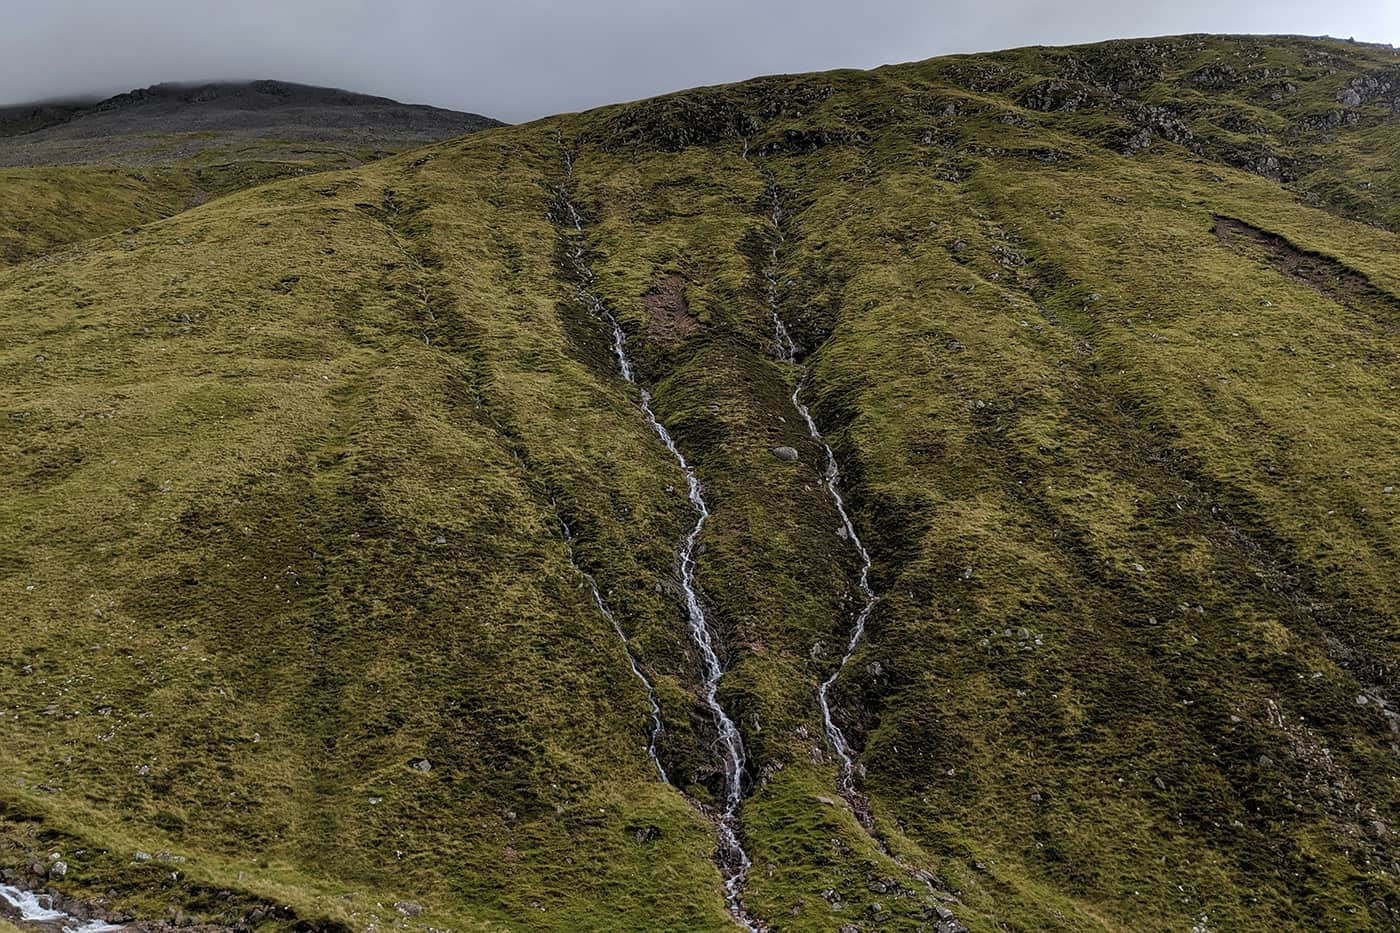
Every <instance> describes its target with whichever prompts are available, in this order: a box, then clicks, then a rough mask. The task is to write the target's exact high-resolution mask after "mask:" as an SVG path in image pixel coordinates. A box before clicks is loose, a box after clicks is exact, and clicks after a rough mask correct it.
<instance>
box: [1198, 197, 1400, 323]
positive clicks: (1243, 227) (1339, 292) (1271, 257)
mask: <svg viewBox="0 0 1400 933" xmlns="http://www.w3.org/2000/svg"><path fill="white" fill-rule="evenodd" d="M1213 230H1214V232H1215V235H1216V236H1217V237H1219V238H1220V242H1221V243H1223V244H1224V245H1225V246H1227V247H1229V248H1230V249H1232V250H1234V251H1235V252H1237V253H1241V254H1242V255H1245V256H1249V257H1250V258H1252V259H1255V260H1257V261H1259V262H1263V263H1265V264H1267V265H1271V266H1273V267H1274V268H1276V269H1278V271H1279V272H1281V273H1283V274H1284V275H1286V276H1288V277H1289V278H1291V279H1296V280H1297V281H1299V282H1302V283H1303V284H1305V285H1307V286H1309V287H1311V288H1312V289H1313V290H1315V291H1317V292H1318V293H1319V294H1321V295H1324V296H1326V297H1327V298H1330V299H1331V300H1333V301H1335V302H1337V304H1339V305H1341V306H1343V307H1344V308H1347V309H1348V310H1351V311H1355V312H1356V313H1358V314H1364V315H1365V316H1366V317H1369V318H1370V319H1371V320H1373V321H1375V322H1376V323H1377V324H1379V325H1380V326H1382V327H1384V328H1385V329H1386V330H1388V331H1391V332H1392V333H1400V298H1397V297H1396V296H1395V295H1392V294H1391V293H1390V292H1387V291H1384V290H1383V289H1380V288H1377V287H1376V286H1375V285H1374V284H1372V283H1371V280H1370V279H1368V278H1367V277H1366V276H1365V275H1364V274H1363V273H1361V272H1358V271H1357V270H1355V269H1353V268H1351V267H1350V266H1348V265H1345V264H1343V263H1341V262H1338V261H1337V260H1336V259H1333V258H1332V257H1331V256H1324V255H1322V254H1321V253H1314V252H1312V251H1310V250H1305V249H1301V248H1299V247H1297V246H1294V245H1293V244H1292V243H1290V242H1289V241H1288V240H1287V239H1286V238H1284V237H1282V236H1280V235H1279V234H1277V233H1272V232H1270V231H1268V230H1262V229H1260V228H1259V227H1256V226H1254V225H1252V224H1248V223H1245V222H1244V221H1243V220H1237V219H1235V218H1233V217H1222V216H1220V215H1216V216H1215V227H1214V228H1213Z"/></svg>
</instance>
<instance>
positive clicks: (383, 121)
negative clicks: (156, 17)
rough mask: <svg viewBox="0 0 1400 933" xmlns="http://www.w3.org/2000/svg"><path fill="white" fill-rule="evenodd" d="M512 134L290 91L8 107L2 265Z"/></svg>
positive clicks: (0, 128) (424, 112) (341, 95)
mask: <svg viewBox="0 0 1400 933" xmlns="http://www.w3.org/2000/svg"><path fill="white" fill-rule="evenodd" d="M500 125H501V124H500V122H499V121H496V120H492V119H490V118H488V117H482V116H478V115H476V114H470V113H458V112H456V111H452V110H443V109H441V108H438V107H426V106H419V105H410V104H401V103H398V102H397V101H393V100H389V99H387V98H384V97H371V96H368V95H365V94H354V93H351V92H349V91H341V90H336V89H332V88H322V87H311V86H308V85H302V84H291V83H287V82H282V81H253V82H244V83H232V82H220V83H205V84H160V85H156V86H154V87H149V88H143V89H140V90H135V91H130V92H128V93H125V94H119V95H117V96H116V97H112V98H109V99H106V100H101V101H69V102H50V103H45V104H35V105H27V106H14V107H6V108H0V195H3V197H0V264H4V263H14V262H19V261H22V260H24V259H27V258H30V257H32V256H35V255H40V254H42V253H44V252H47V251H49V250H51V249H54V248H55V247H57V246H61V245H65V244H67V243H72V242H75V241H78V240H82V239H85V238H87V237H90V236H93V235H97V234H101V233H110V232H112V231H113V230H117V229H121V228H123V227H126V226H131V225H136V224H140V223H143V222H145V221H148V220H152V219H155V218H158V217H165V216H169V215H170V214H173V213H175V212H176V211H178V210H181V209H183V208H184V207H187V206H190V205H193V204H198V203H200V202H202V201H204V200H206V199H208V198H210V197H216V196H218V195H221V194H226V193H228V192H230V191H236V190H239V189H241V188H245V187H248V186H249V185H254V184H261V183H263V182H267V181H271V180H273V179H276V178H282V177H286V176H289V175H305V174H308V173H311V172H317V171H324V170H327V169H335V168H349V167H353V166H356V165H359V164H361V163H363V162H366V161H370V160H373V159H377V158H382V157H384V156H386V155H389V154H392V153H395V152H401V151H403V150H405V149H412V148H416V147H418V146H423V145H426V144H428V143H432V142H437V141H439V140H443V139H450V138H452V137H456V136H462V135H464V134H466V133H473V132H476V131H478V130H481V129H486V128H489V127H493V126H500Z"/></svg>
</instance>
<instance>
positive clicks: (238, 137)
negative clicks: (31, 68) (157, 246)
mask: <svg viewBox="0 0 1400 933" xmlns="http://www.w3.org/2000/svg"><path fill="white" fill-rule="evenodd" d="M36 124H38V125H37V126H36ZM500 125H502V124H501V123H500V121H498V120H493V119H491V118H489V117H483V116H480V115H478V114H473V113H459V112H457V111H455V110H444V109H442V108H440V107H427V106H422V105H417V104H401V103H399V102H398V101H394V100H389V99H388V98H385V97H371V96H369V95H366V94H355V93H351V92H349V91H342V90H337V89H334V88H324V87H313V86H310V85H304V84H292V83H289V82H285V81H251V82H244V83H235V82H215V83H206V84H157V85H155V86H153V87H148V88H141V89H139V90H134V91H129V92H127V93H125V94H118V95H117V96H115V97H111V98H108V99H107V100H102V101H98V102H96V103H92V104H87V105H85V106H78V105H71V104H70V105H36V106H33V107H23V106H21V107H12V108H6V109H4V110H0V166H20V165H59V164H75V163H89V164H91V163H98V164H102V165H113V164H120V165H154V164H165V163H170V162H175V161H180V160H183V159H188V158H192V157H194V156H196V155H198V154H199V153H202V152H205V151H207V150H211V149H215V150H217V149H220V148H223V147H227V146H231V145H237V144H239V143H244V142H247V141H255V142H258V143H266V142H268V141H276V142H279V143H282V144H283V145H284V146H285V147H286V148H287V151H289V152H295V151H297V148H298V147H297V144H298V143H323V144H329V145H333V146H335V147H336V148H339V149H342V150H345V151H350V150H352V149H359V150H374V149H393V150H398V149H405V148H410V147H412V146H415V145H422V144H424V143H429V142H436V141H437V140H440V139H448V138H451V137H453V136H462V135H465V134H467V133H474V132H476V131H477V130H482V129H486V128H488V127H492V126H500ZM26 127H29V128H28V129H26ZM187 134H188V135H187Z"/></svg>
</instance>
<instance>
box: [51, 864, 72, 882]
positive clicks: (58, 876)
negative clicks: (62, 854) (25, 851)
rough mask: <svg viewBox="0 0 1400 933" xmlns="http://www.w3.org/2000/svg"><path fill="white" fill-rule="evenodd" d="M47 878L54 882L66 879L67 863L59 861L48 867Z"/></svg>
mask: <svg viewBox="0 0 1400 933" xmlns="http://www.w3.org/2000/svg"><path fill="white" fill-rule="evenodd" d="M49 877H50V878H52V879H53V880H55V881H62V880H63V879H64V878H67V877H68V863H67V862H65V861H63V860H62V859H59V860H58V861H56V862H54V863H53V864H52V865H50V866H49Z"/></svg>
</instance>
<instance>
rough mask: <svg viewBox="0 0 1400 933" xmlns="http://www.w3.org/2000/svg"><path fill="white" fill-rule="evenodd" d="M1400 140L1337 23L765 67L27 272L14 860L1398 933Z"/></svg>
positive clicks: (241, 876) (16, 547) (1369, 57)
mask: <svg viewBox="0 0 1400 933" xmlns="http://www.w3.org/2000/svg"><path fill="white" fill-rule="evenodd" d="M1397 113H1400V55H1397V53H1396V52H1395V51H1394V50H1392V49H1390V48H1388V47H1376V46H1366V45H1361V44H1352V43H1344V42H1337V41H1332V40H1311V39H1271V38H1213V37H1199V36H1192V37H1181V38H1175V39H1158V40H1150V41H1148V40H1144V41H1127V42H1114V43H1107V44H1103V45H1096V46H1085V47H1080V48H1070V49H1039V48H1037V49H1023V50H1017V51H1011V52H1004V53H998V54H990V55H976V56H962V57H952V58H941V59H934V60H930V61H927V62H922V63H917V64H909V65H899V66H892V67H888V68H883V69H879V70H876V71H872V72H856V71H841V72H831V73H825V74H813V75H799V76H785V77H770V78H761V79H756V80H753V81H748V82H745V83H742V84H736V85H731V86H725V87H716V88H706V89H699V90H695V91H688V92H684V93H680V94H675V95H670V96H667V97H662V98H657V99H654V100H648V101H641V102H637V103H632V104H625V105H619V106H615V107H608V108H603V109H600V110H596V111H591V112H588V113H584V114H577V115H567V116H561V117H555V118H549V119H546V120H541V121H538V122H536V123H533V124H528V125H524V126H518V127H503V128H497V129H491V130H487V131H484V132H480V133H476V134H473V135H471V136H469V137H465V138H462V139H459V140H454V141H451V142H446V143H442V144H439V145H436V146H433V147H430V148H427V149H420V150H416V151H413V152H410V153H406V154H403V155H400V156H395V157H393V158H390V159H387V160H384V161H380V162H374V163H370V164H366V165H364V166H361V167H358V168H355V169H352V170H347V171H337V172H326V173H322V174H317V175H315V176H313V177H307V178H296V179H290V180H285V181H278V182H275V183H272V184H268V185H263V186H260V187H255V188H251V189H249V190H243V191H240V192H237V193H233V194H229V195H227V196H225V197H219V198H215V199H213V200H210V201H209V202H208V203H205V204H203V205H202V206H199V207H195V208H194V209H191V210H188V211H185V212H183V213H180V214H178V215H177V216H174V217H171V218H169V219H167V220H164V221H160V222H157V223H151V224H148V225H146V226H143V227H141V228H140V229H139V230H136V231H128V232H125V233H120V234H114V235H111V236H106V237H101V238H97V239H91V240H87V241H85V242H83V243H82V244H81V247H80V248H77V249H73V250H67V251H64V252H61V253H57V254H51V255H46V256H43V257H40V258H37V259H32V260H29V261H23V262H18V263H17V264H15V265H13V266H11V267H9V268H6V269H0V372H2V373H3V378H0V409H3V412H4V415H3V417H0V432H2V433H0V466H2V467H3V471H4V475H5V476H6V477H8V478H9V482H8V484H7V485H8V488H9V494H8V495H7V496H5V497H4V498H3V499H0V588H3V592H4V593H5V594H6V600H5V602H4V604H3V605H4V606H5V609H4V613H5V617H6V627H5V631H6V633H7V635H8V637H7V638H6V639H4V640H3V641H0V774H3V775H5V780H4V781H2V782H0V868H4V869H7V870H9V872H10V874H9V875H6V876H4V877H5V878H8V879H9V880H10V881H11V882H12V883H21V882H22V883H23V885H24V886H28V887H38V886H42V885H43V884H45V883H46V881H45V879H44V878H43V877H41V876H42V875H43V874H45V873H50V871H51V870H50V869H49V868H48V867H47V863H46V861H45V860H46V859H48V856H49V854H50V853H53V852H59V853H61V854H62V857H63V860H64V862H65V864H66V866H67V872H66V875H65V876H64V877H63V878H62V879H53V878H50V879H48V881H47V883H48V884H50V885H52V886H53V887H54V888H56V889H59V890H61V891H63V892H64V893H65V894H67V895H70V896H72V897H74V898H78V899H81V900H83V901H85V902H86V903H87V904H88V905H90V906H95V907H97V908H99V909H100V910H101V911H103V912H105V913H106V915H108V916H112V917H140V918H149V919H168V918H170V917H171V916H172V915H174V914H175V913H176V912H178V913H179V915H181V916H184V917H186V918H199V919H202V920H205V921H208V922H212V923H220V924H225V925H234V924H236V923H243V924H252V925H254V926H257V927H258V928H260V929H321V930H339V929H355V930H360V929H370V928H375V929H383V928H386V927H391V926H392V927H395V928H404V929H420V930H428V929H435V930H444V929H447V930H506V929H512V930H523V929H531V930H535V929H538V930H604V929H606V930H720V929H728V928H733V924H734V918H733V917H732V916H731V913H730V909H729V906H728V905H727V904H726V891H725V884H726V881H730V882H732V883H733V885H734V888H735V890H736V891H737V902H738V903H739V905H741V906H740V913H741V915H742V917H743V918H744V919H745V920H746V922H748V923H750V924H751V925H753V926H754V927H755V928H759V929H767V930H772V931H788V930H793V931H805V930H812V931H830V930H838V929H839V930H876V929H879V930H937V931H939V933H953V931H956V930H960V929H963V928H966V929H968V930H972V931H978V933H980V931H1005V930H1014V931H1039V930H1066V931H1068V930H1114V931H1144V930H1164V931H1165V930H1173V931H1179V930H1192V929H1194V930H1199V931H1208V930H1261V931H1264V930H1269V931H1272V930H1279V929H1329V930H1371V929H1389V928H1392V927H1394V926H1396V925H1397V923H1400V920H1397V918H1400V883H1397V875H1396V873H1397V872H1400V847H1398V846H1397V843H1396V835H1395V833H1397V832H1400V766H1398V765H1400V759H1397V755H1400V709H1397V707H1396V706H1394V705H1392V699H1393V700H1394V703H1396V704H1400V684H1397V667H1396V664H1397V661H1400V524H1397V516H1400V492H1397V488H1400V391H1398V390H1400V362H1398V361H1397V358H1396V352H1395V348H1396V341H1397V339H1398V338H1397V334H1400V262H1397V260H1400V236H1397V234H1396V233H1395V232H1393V231H1394V230H1396V229H1397V228H1400V174H1398V173H1397V170H1396V169H1397V166H1400V123H1397ZM0 183H2V184H4V185H7V186H8V185H12V184H14V183H15V182H14V181H13V179H8V178H6V177H5V176H0ZM5 190H9V189H8V188H6V189H5ZM573 211H576V212H577V218H576V219H577V222H578V226H577V228H576V227H575V225H574V221H575V215H574V213H573ZM775 315H776V316H777V318H778V320H780V321H781V322H782V323H783V324H784V326H785V327H786V329H787V330H788V331H790V332H791V336H792V339H793V341H794V343H795V344H796V346H797V348H798V351H799V352H798V353H797V360H798V362H795V363H791V362H783V361H782V357H783V354H782V353H780V352H777V349H776V343H777V338H776V335H775V325H774V316H775ZM610 317H611V318H615V319H616V320H617V322H618V323H619V324H620V327H621V330H622V331H623V333H624V335H625V351H626V353H627V356H628V359H629V361H630V362H631V363H632V364H634V365H635V369H636V373H635V378H636V384H633V383H631V382H629V381H627V380H625V379H624V378H623V377H622V375H621V374H620V372H619V367H618V363H617V360H616V358H615V356H614V348H613V345H612V334H611V333H610V330H609V318H610ZM804 373H805V379H804V381H803V382H802V384H801V391H800V393H799V395H798V398H799V399H800V400H801V401H802V402H803V403H804V404H806V405H808V406H810V410H811V414H812V417H813V421H814V423H815V425H816V427H817V429H818V430H819V432H820V437H821V440H822V441H824V442H825V443H826V444H829V445H830V447H831V449H832V451H833V453H834V456H835V460H836V462H837V463H838V464H839V469H840V480H839V487H838V488H839V491H840V492H841V494H842V495H843V496H844V497H845V498H844V501H845V503H846V505H847V507H848V508H849V514H850V518H851V520H852V526H853V530H855V531H856V532H857V533H858V538H859V541H860V542H861V544H862V545H863V546H864V548H865V549H867V550H868V553H869V556H870V559H871V569H870V574H869V583H870V586H871V589H872V591H873V593H874V596H875V602H874V604H873V610H872V611H871V612H870V613H869V621H868V628H867V630H866V632H865V637H864V639H863V640H862V641H861V642H860V643H859V644H858V645H857V646H856V650H855V652H854V655H853V656H852V657H851V659H850V660H849V662H847V663H846V664H845V665H844V666H841V665H842V654H843V652H844V651H845V649H846V646H847V643H848V639H849V638H850V635H851V631H852V626H853V624H854V622H855V620H856V617H857V614H858V613H860V612H861V609H862V607H863V605H864V601H865V600H864V597H863V594H862V591H861V589H860V587H859V585H858V583H859V580H860V574H861V569H862V561H861V559H860V554H859V550H858V549H857V548H856V547H855V546H854V545H855V539H853V538H852V536H851V534H850V532H849V531H848V529H847V528H846V527H845V525H844V524H843V521H842V518H841V515H840V513H839V512H838V511H837V508H836V504H835V501H834V499H833V497H832V496H831V495H830V490H829V489H828V487H827V486H826V485H824V480H823V469H824V466H825V451H824V450H823V448H822V446H821V444H820V443H818V441H817V440H816V439H814V438H813V437H812V436H811V435H810V433H809V431H808V428H807V426H806V424H805V423H804V421H803V419H802V417H801V415H800V414H799V412H798V410H797V409H796V407H795V406H794V405H793V402H792V400H791V395H792V393H793V391H794V389H795V388H797V387H798V380H799V379H803V378H804ZM643 391H644V392H645V393H646V394H645V395H643V394H642V392H643ZM644 400H645V401H646V404H647V407H648V410H652V411H654V413H655V416H656V418H657V419H658V421H659V423H660V425H661V426H663V427H664V429H665V431H666V432H667V433H668V434H669V436H670V437H672V438H673V439H674V443H675V446H676V448H677V451H678V452H679V453H680V454H681V455H683V457H684V458H685V461H686V463H688V464H689V465H692V466H693V467H694V469H695V471H696V475H697V477H698V479H699V482H700V483H701V486H702V491H703V499H704V503H705V506H706V508H707V509H708V512H709V515H708V518H706V519H705V521H704V523H703V525H702V526H701V529H700V534H699V536H698V538H697V539H696V541H695V547H694V552H693V554H694V560H695V565H694V576H695V583H696V584H697V590H698V593H699V594H700V598H701V604H702V608H703V611H704V619H705V621H706V622H707V623H708V624H709V625H710V626H711V628H712V631H713V635H714V637H715V641H716V644H717V653H718V655H719V657H720V659H721V660H722V662H723V665H724V673H723V677H722V678H721V679H720V681H719V688H718V691H717V694H716V701H717V702H718V704H719V706H720V707H721V708H722V709H723V711H724V712H725V714H726V715H727V716H728V717H730V718H732V720H733V721H734V722H735V723H736V724H737V726H738V729H739V732H740V734H741V736H742V741H743V751H744V764H745V777H744V780H743V786H742V791H743V801H742V804H741V806H740V807H739V808H738V810H737V814H736V815H735V818H734V820H733V821H732V826H733V828H734V829H735V830H736V832H737V837H738V842H739V843H740V846H741V847H742V850H743V853H744V854H745V855H746V857H747V858H748V860H749V861H750V862H751V865H750V866H749V868H748V870H747V871H746V872H742V873H736V855H735V853H734V852H732V851H727V847H726V846H725V844H724V842H723V839H722V833H721V832H720V829H721V828H722V826H723V825H724V820H723V819H722V817H723V816H724V811H725V806H724V800H725V795H726V790H727V789H728V787H727V782H726V778H725V774H724V762H725V759H724V755H723V754H722V753H721V752H722V747H721V745H720V743H719V742H718V741H717V740H718V738H719V735H718V734H717V731H716V729H717V718H716V716H715V715H714V713H713V710H712V709H711V707H710V706H709V704H708V703H707V702H706V698H705V695H704V694H705V690H704V666H703V663H702V661H703V657H702V655H701V653H700V652H699V651H698V649H697V647H696V641H695V638H694V637H693V633H692V631H691V630H690V628H689V626H688V624H687V615H686V612H685V593H686V585H687V579H688V578H687V576H686V575H685V574H682V573H681V572H680V570H681V568H680V566H679V565H678V554H679V555H682V556H684V554H685V541H686V537H687V535H688V534H689V533H690V532H691V531H692V529H694V528H695V527H696V522H697V517H698V513H697V512H696V510H695V508H694V507H693V506H692V503H691V502H690V501H689V500H688V497H687V482H686V476H685V473H684V472H683V471H682V468H681V466H680V463H679V461H678V459H677V457H676V456H673V454H672V453H671V452H670V451H668V450H667V448H666V447H665V446H664V445H663V443H662V440H661V439H660V438H659V437H658V433H657V431H656V430H654V429H653V427H652V426H651V425H649V424H648V422H647V420H646V417H645V413H644V409H643V407H642V403H643V401H644ZM782 448H792V450H793V451H795V452H796V459H795V460H793V459H790V458H789V454H790V452H789V451H784V450H782ZM775 451H776V452H775ZM565 524H566V525H567V527H568V528H569V529H570V537H569V539H568V540H566V538H565V536H564V534H563V532H562V530H561V529H562V528H563V526H564V525H565ZM591 581H596V586H597V598H596V599H595V594H594V591H593V589H592V588H591V586H590V582H591ZM600 603H601V605H602V606H603V607H604V608H605V610H606V612H607V613H608V614H610V615H611V616H612V617H613V619H615V620H616V622H617V625H618V627H619V628H620V629H621V630H622V632H623V633H624V634H625V636H626V640H625V641H624V640H623V639H620V638H619V637H618V633H617V631H616V630H615V629H614V628H613V626H612V624H611V623H610V620H609V618H608V617H607V615H605V613H604V612H603V611H600ZM629 653H630V654H631V656H632V657H633V658H635V661H636V665H637V672H636V673H634V672H633V671H632V670H630V669H629ZM838 667H839V669H840V676H839V677H838V678H837V680H836V682H835V684H834V686H833V687H832V689H831V691H830V700H831V706H832V713H833V719H834V727H835V728H836V729H837V730H839V734H840V735H842V736H844V737H846V738H847V739H848V740H849V742H850V744H851V747H852V751H853V758H854V760H855V768H854V773H853V785H854V786H853V788H852V789H851V791H850V792H849V793H843V792H842V788H841V783H842V782H841V780H840V775H839V768H838V764H839V757H838V755H837V754H836V753H835V751H834V750H833V747H832V742H831V740H830V739H829V736H828V730H825V729H824V727H823V721H822V715H821V709H820V706H819V704H818V697H817V691H818V686H819V685H820V684H821V683H822V682H823V681H825V680H826V679H827V678H828V677H829V676H830V675H831V674H833V673H835V672H836V671H837V670H838ZM643 680H645V681H646V685H644V684H643V682H642V681H643ZM648 686H650V687H651V688H652V690H653V691H654V694H655V697H656V700H657V703H658V705H659V707H660V720H661V728H660V730H659V733H656V734H655V746H656V751H657V758H658V764H659V766H660V770H661V771H663V772H664V773H665V775H666V776H667V778H668V779H669V780H668V781H664V782H663V780H662V779H661V777H660V775H659V773H658V767H657V765H654V764H653V762H652V761H651V760H650V759H649V758H648V755H647V750H648V745H649V742H650V741H651V740H652V737H653V732H654V730H653V727H652V720H651V711H650V707H649V703H648V700H649V696H648V689H647V687H648ZM863 823H868V826H867V825H863ZM36 867H37V868H39V869H41V871H39V872H37V873H36V872H35V870H34V869H35V868H36Z"/></svg>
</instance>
